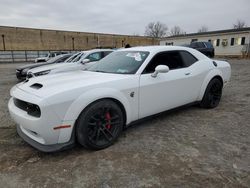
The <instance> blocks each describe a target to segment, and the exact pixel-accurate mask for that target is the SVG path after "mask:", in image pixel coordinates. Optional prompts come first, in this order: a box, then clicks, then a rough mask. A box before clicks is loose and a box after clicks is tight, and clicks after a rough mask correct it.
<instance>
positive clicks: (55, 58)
mask: <svg viewBox="0 0 250 188" xmlns="http://www.w3.org/2000/svg"><path fill="white" fill-rule="evenodd" d="M61 57H62V55H58V56H56V57H52V58H50V59H49V60H48V61H47V63H53V62H55V61H57V60H58V59H60V58H61Z"/></svg>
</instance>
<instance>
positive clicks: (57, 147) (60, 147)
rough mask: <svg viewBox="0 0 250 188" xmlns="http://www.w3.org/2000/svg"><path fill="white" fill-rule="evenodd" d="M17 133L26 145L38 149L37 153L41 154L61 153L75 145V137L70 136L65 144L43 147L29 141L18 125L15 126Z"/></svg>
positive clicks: (33, 141) (31, 140)
mask: <svg viewBox="0 0 250 188" xmlns="http://www.w3.org/2000/svg"><path fill="white" fill-rule="evenodd" d="M17 133H18V135H19V136H20V137H21V138H22V139H23V140H24V141H25V142H27V143H28V144H30V145H31V146H32V147H34V148H36V149H38V150H39V151H42V152H47V153H49V152H57V151H62V150H66V149H69V148H72V147H73V146H74V145H75V136H74V135H73V134H72V136H71V139H70V141H69V142H67V143H62V144H52V145H43V144H40V143H39V142H36V141H35V140H33V139H31V138H30V137H28V136H27V135H26V134H25V133H24V132H23V130H22V127H21V126H20V125H17Z"/></svg>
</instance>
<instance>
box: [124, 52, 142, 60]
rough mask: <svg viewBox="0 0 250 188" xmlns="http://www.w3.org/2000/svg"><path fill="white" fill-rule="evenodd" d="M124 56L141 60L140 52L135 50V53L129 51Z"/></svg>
mask: <svg viewBox="0 0 250 188" xmlns="http://www.w3.org/2000/svg"><path fill="white" fill-rule="evenodd" d="M126 56H127V57H133V58H135V60H136V61H142V58H141V54H140V53H139V52H136V53H132V52H130V53H128V54H127V55H126Z"/></svg>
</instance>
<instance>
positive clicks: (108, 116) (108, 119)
mask: <svg viewBox="0 0 250 188" xmlns="http://www.w3.org/2000/svg"><path fill="white" fill-rule="evenodd" d="M105 116H106V120H107V122H108V124H107V125H106V128H107V129H111V125H110V122H111V116H110V113H109V112H107V113H106V115H105Z"/></svg>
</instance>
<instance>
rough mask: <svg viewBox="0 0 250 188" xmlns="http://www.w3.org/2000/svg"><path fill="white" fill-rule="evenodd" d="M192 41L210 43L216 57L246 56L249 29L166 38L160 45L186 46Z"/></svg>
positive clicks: (248, 51)
mask: <svg viewBox="0 0 250 188" xmlns="http://www.w3.org/2000/svg"><path fill="white" fill-rule="evenodd" d="M194 41H210V42H211V43H212V44H213V46H214V49H215V55H217V56H246V55H247V54H248V56H249V54H250V45H249V44H250V27H247V28H241V29H229V30H220V31H209V32H204V33H191V34H185V35H179V36H170V37H166V38H164V39H163V40H161V41H160V45H177V46H178V45H187V44H190V43H191V42H194Z"/></svg>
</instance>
